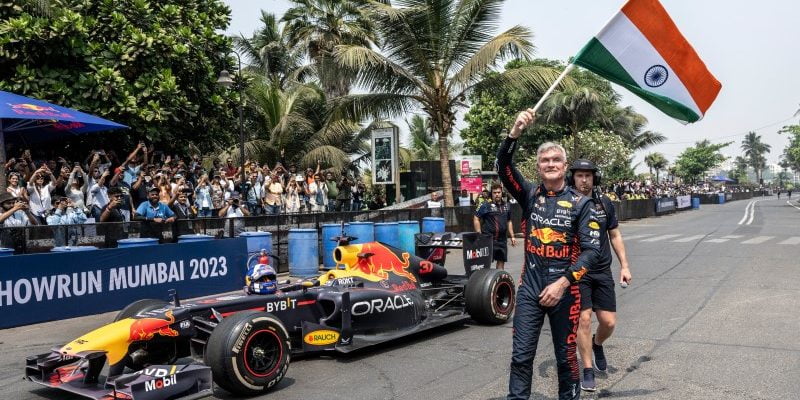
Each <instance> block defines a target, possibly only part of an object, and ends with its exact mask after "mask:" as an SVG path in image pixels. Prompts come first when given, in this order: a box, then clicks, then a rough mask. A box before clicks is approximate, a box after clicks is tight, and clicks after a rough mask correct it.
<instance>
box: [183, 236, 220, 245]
mask: <svg viewBox="0 0 800 400" xmlns="http://www.w3.org/2000/svg"><path fill="white" fill-rule="evenodd" d="M207 240H214V237H213V236H211V235H180V236H178V243H194V242H205V241H207Z"/></svg>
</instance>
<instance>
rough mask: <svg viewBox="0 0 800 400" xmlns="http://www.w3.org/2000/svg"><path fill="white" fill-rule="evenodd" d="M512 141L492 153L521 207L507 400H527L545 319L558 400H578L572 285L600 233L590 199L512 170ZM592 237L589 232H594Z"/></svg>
mask: <svg viewBox="0 0 800 400" xmlns="http://www.w3.org/2000/svg"><path fill="white" fill-rule="evenodd" d="M516 148H517V141H516V140H515V139H511V138H507V139H505V140H504V141H503V143H502V144H501V145H500V149H499V150H498V153H497V171H498V174H499V175H500V179H501V181H502V182H503V185H504V186H505V187H506V190H508V192H509V193H510V194H511V195H512V196H514V198H515V199H517V202H519V204H520V206H522V216H523V220H522V232H523V233H524V235H525V265H524V266H523V269H522V277H521V279H520V285H519V289H518V291H517V306H516V310H515V312H514V339H513V350H512V355H511V376H510V380H509V394H508V399H528V397H529V396H530V393H531V378H532V373H533V358H534V356H535V354H536V346H537V344H538V341H539V333H540V332H541V329H542V325H543V323H544V317H545V315H547V316H548V318H549V320H550V329H551V331H552V335H553V347H554V348H555V354H556V363H557V367H558V393H559V399H578V398H580V376H579V369H578V359H577V356H576V354H575V349H576V338H577V331H578V318H579V316H580V304H581V302H580V290H579V288H578V285H577V284H576V282H577V281H579V280H580V278H581V277H582V276H583V274H585V273H586V272H587V271H588V269H589V267H590V266H592V265H595V264H596V263H597V259H598V257H599V255H600V243H599V241H598V240H597V237H598V236H599V233H598V232H596V231H597V230H598V229H599V226H598V224H597V219H596V218H595V214H594V213H595V210H594V202H592V200H591V198H588V197H585V196H583V195H581V194H580V193H579V192H577V191H575V190H573V189H571V188H569V187H567V186H565V187H564V188H563V189H562V190H560V191H557V192H553V191H548V190H547V189H545V187H544V185H539V186H534V185H532V184H531V183H529V182H527V181H526V180H525V178H523V177H522V174H520V172H519V171H518V170H517V169H516V167H514V164H513V163H512V157H513V155H514V151H515V150H516ZM593 232H594V233H593ZM562 276H563V277H566V278H567V280H569V282H570V286H569V288H568V289H567V290H566V291H565V293H564V296H563V297H562V298H561V300H560V301H559V302H558V304H556V305H555V306H553V307H544V306H541V305H540V304H539V294H540V293H541V292H542V290H544V288H545V287H547V285H549V284H551V283H553V282H555V281H556V280H558V279H559V278H561V277H562Z"/></svg>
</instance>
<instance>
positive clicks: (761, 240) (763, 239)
mask: <svg viewBox="0 0 800 400" xmlns="http://www.w3.org/2000/svg"><path fill="white" fill-rule="evenodd" d="M774 237H775V236H756V237H754V238H752V239H750V240H745V241H744V242H742V244H759V243H764V242H766V241H767V240H770V239H772V238H774Z"/></svg>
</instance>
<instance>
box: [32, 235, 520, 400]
mask: <svg viewBox="0 0 800 400" xmlns="http://www.w3.org/2000/svg"><path fill="white" fill-rule="evenodd" d="M464 235H468V234H464ZM473 235H476V234H473ZM337 239H338V240H339V246H338V247H336V249H335V250H334V254H333V256H334V259H335V261H336V262H337V264H339V266H343V267H344V269H332V270H329V271H327V272H324V273H322V274H321V275H319V276H318V277H316V278H313V279H307V280H303V281H300V282H295V283H289V282H284V283H283V284H280V285H277V290H276V291H275V292H274V293H273V294H269V295H260V294H247V293H246V294H241V295H227V296H221V297H206V298H201V299H198V300H194V301H191V302H181V301H180V300H179V299H178V296H177V295H176V294H175V293H174V292H172V293H171V296H172V300H171V302H170V303H168V302H166V301H162V300H153V299H146V300H139V301H136V302H134V303H131V304H130V305H128V306H127V307H126V308H124V309H123V310H122V311H120V312H119V314H118V315H117V316H116V318H115V320H114V322H112V323H110V324H108V325H105V326H103V327H100V328H98V329H96V330H94V331H92V332H89V333H87V334H85V335H83V336H81V337H79V338H77V339H75V340H73V341H71V342H69V343H67V344H66V345H64V346H62V347H59V348H54V349H53V350H52V351H51V352H50V353H45V354H39V355H35V356H31V357H28V358H27V359H26V366H25V379H27V380H29V381H32V382H35V383H37V384H41V385H44V386H48V387H52V388H58V389H63V390H66V391H69V392H72V393H75V394H78V395H82V396H84V397H89V398H93V399H134V400H154V399H195V398H200V397H205V396H208V395H210V394H211V392H212V387H211V382H212V377H213V381H214V382H215V383H216V384H217V385H218V386H220V387H222V388H223V389H225V390H227V391H229V392H231V393H234V394H237V395H256V394H261V393H262V392H265V391H267V390H268V389H269V388H271V387H273V386H275V384H277V383H278V382H280V380H281V379H282V378H283V377H284V376H285V374H286V372H287V369H288V367H289V360H290V357H291V355H297V354H303V353H313V352H325V351H335V352H341V353H348V352H352V351H354V350H357V349H362V348H365V347H369V346H372V345H375V344H378V343H382V342H386V341H389V340H393V339H396V338H400V337H403V336H407V335H410V334H414V333H418V332H422V331H425V330H428V329H431V328H436V327H440V326H444V325H448V324H455V323H463V322H465V321H466V320H467V319H469V318H470V317H471V318H472V319H473V320H475V321H477V322H481V323H486V324H502V323H504V322H506V321H508V319H509V317H510V315H511V314H512V312H513V310H514V301H515V288H514V282H513V279H512V278H511V276H510V275H509V274H508V273H507V272H505V271H502V270H495V269H488V264H485V265H483V268H476V267H475V265H471V266H470V267H467V266H466V264H465V270H466V271H465V272H466V273H465V274H464V275H449V274H448V271H447V270H446V269H445V268H444V267H443V266H442V265H439V264H437V263H434V262H432V261H430V260H429V259H426V258H421V257H418V256H416V255H412V254H409V253H408V252H404V251H402V250H399V249H396V248H393V247H391V246H388V245H386V244H383V243H380V242H370V243H364V244H350V241H351V240H352V239H354V238H351V237H346V236H344V235H343V236H342V237H339V238H337ZM427 239H428V240H427V242H428V244H427V245H423V246H420V247H421V248H422V250H423V251H422V252H420V251H419V250H418V252H420V253H428V258H432V257H441V256H442V254H443V253H442V251H438V252H437V251H430V250H432V249H433V250H436V249H439V250H442V249H447V248H458V247H461V248H462V249H463V251H464V252H465V257H466V258H471V259H476V256H480V255H486V254H490V251H489V250H487V249H484V248H470V246H473V247H474V245H475V243H480V241H472V240H462V238H461V235H450V234H448V235H444V236H442V235H439V236H437V237H434V238H431V237H427ZM467 239H469V238H467ZM465 243H466V244H465ZM489 243H490V244H491V242H489ZM486 259H488V260H490V257H487V258H486ZM253 283H256V282H253ZM248 284H250V282H248ZM186 357H191V361H190V362H188V363H187V362H183V360H181V359H185V358H186ZM179 361H180V363H177V364H176V362H179ZM106 365H107V367H106ZM101 372H104V373H105V374H104V375H101Z"/></svg>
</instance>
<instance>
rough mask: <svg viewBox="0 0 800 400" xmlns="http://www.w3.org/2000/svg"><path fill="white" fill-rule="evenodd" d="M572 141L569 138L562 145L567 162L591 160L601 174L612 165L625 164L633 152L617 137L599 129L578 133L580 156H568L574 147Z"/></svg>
mask: <svg viewBox="0 0 800 400" xmlns="http://www.w3.org/2000/svg"><path fill="white" fill-rule="evenodd" d="M572 140H573V139H572V137H571V136H570V137H569V138H567V139H566V140H564V143H563V145H564V147H565V148H566V149H567V155H568V158H569V160H570V161H571V160H575V159H578V158H586V159H589V160H592V161H593V162H594V163H595V164H597V167H598V168H600V171H601V172H602V173H605V172H606V170H607V169H609V168H611V167H612V166H614V165H620V164H624V163H627V161H628V159H629V158H630V157H631V155H633V151H631V149H629V148H628V147H627V146H626V145H625V142H624V141H623V140H622V139H621V138H620V137H619V136H617V135H614V134H613V133H611V132H608V131H603V130H601V129H592V130H587V131H580V132H578V154H580V156H572V155H570V150H569V149H572V148H573V145H574V144H573V141H572Z"/></svg>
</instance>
